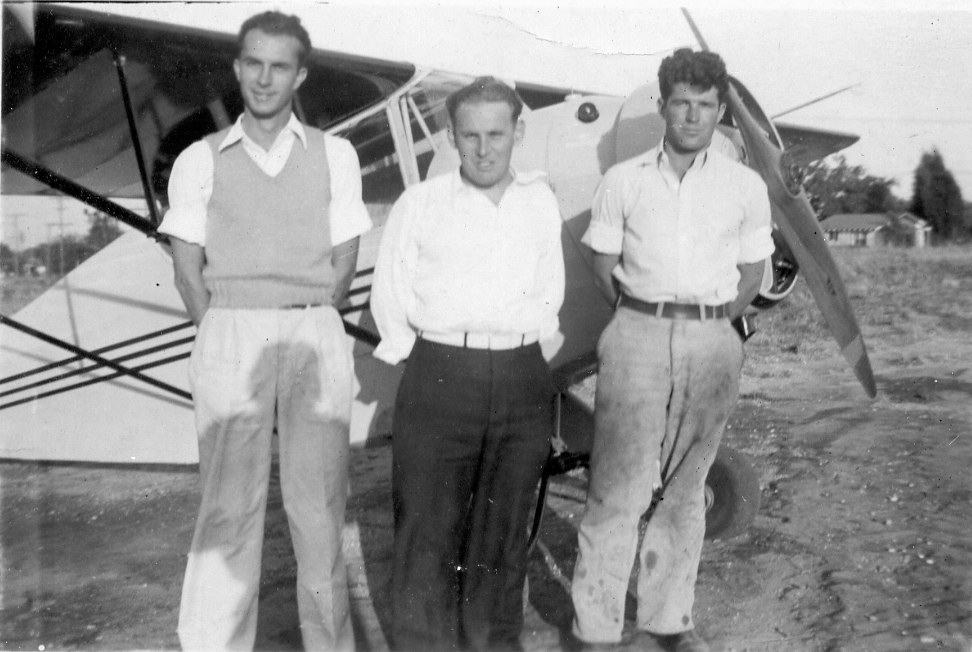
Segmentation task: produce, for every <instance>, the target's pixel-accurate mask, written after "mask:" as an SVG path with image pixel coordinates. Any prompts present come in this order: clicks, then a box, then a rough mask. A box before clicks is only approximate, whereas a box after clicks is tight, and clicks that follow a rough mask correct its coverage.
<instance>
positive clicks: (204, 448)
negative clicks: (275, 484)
mask: <svg viewBox="0 0 972 652" xmlns="http://www.w3.org/2000/svg"><path fill="white" fill-rule="evenodd" d="M189 377H190V387H191V389H192V394H193V402H194V404H195V413H196V428H197V431H198V436H199V472H200V482H201V485H202V503H201V505H200V508H199V518H198V520H197V521H196V529H195V533H194V534H193V539H192V547H191V549H190V551H189V563H188V566H187V568H186V575H185V580H184V582H183V588H182V604H181V608H180V611H179V640H180V642H181V643H182V646H183V648H184V649H186V650H215V649H234V650H236V649H239V650H248V649H252V648H253V645H254V639H255V636H256V623H257V597H258V594H259V587H260V562H261V555H262V548H263V526H264V516H265V513H266V502H267V488H268V484H269V479H270V462H271V438H272V433H273V427H274V415H275V413H276V424H277V432H278V435H279V464H280V486H281V491H282V494H283V503H284V510H285V511H286V513H287V519H288V521H289V524H290V534H291V539H292V541H293V545H294V555H295V557H296V559H297V605H298V612H299V615H300V629H301V635H302V637H303V643H304V647H305V648H306V649H308V650H335V649H341V650H350V649H353V647H354V640H353V633H352V630H351V622H350V615H349V606H348V587H347V575H346V569H345V566H344V558H343V556H342V553H341V531H342V527H343V525H344V509H345V504H346V502H347V493H348V435H349V421H350V415H351V403H352V400H353V393H354V387H353V382H354V373H353V358H352V352H351V347H350V345H349V343H348V342H347V339H346V336H345V334H344V328H343V325H342V322H341V318H340V317H339V315H338V313H337V311H335V310H334V309H333V308H331V307H319V308H306V309H291V310H230V309H220V308H211V309H210V310H209V311H208V312H207V313H206V315H205V316H204V318H203V321H202V324H200V327H199V332H198V333H197V335H196V342H195V345H194V347H193V351H192V357H191V359H190V366H189Z"/></svg>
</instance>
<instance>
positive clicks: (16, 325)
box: [0, 315, 192, 407]
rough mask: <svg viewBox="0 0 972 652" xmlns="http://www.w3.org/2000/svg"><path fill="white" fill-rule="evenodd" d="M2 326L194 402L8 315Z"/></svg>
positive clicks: (3, 317)
mask: <svg viewBox="0 0 972 652" xmlns="http://www.w3.org/2000/svg"><path fill="white" fill-rule="evenodd" d="M0 324H3V325H5V326H10V327H11V328H13V329H15V330H18V331H20V332H22V333H26V334H27V335H30V336H32V337H36V338H37V339H39V340H41V341H43V342H47V343H48V344H53V345H54V346H57V347H60V348H62V349H65V350H67V351H70V352H71V353H74V354H75V355H78V356H81V357H82V358H85V359H87V360H91V361H92V362H97V363H98V364H99V365H101V366H104V367H108V368H109V369H113V370H115V371H117V372H118V374H119V375H126V376H131V377H132V378H136V379H138V380H141V381H142V382H144V383H148V384H149V385H152V386H153V387H157V388H159V389H162V390H165V391H167V392H169V393H171V394H175V395H176V396H179V397H181V398H184V399H186V400H189V401H191V400H192V395H191V394H189V392H187V391H185V390H183V389H179V388H178V387H173V386H172V385H170V384H168V383H165V382H162V381H161V380H156V379H155V378H151V377H149V376H146V375H145V374H142V373H139V371H137V370H135V369H129V368H128V367H125V366H122V365H120V364H118V363H117V362H114V361H112V360H109V359H107V358H103V357H102V356H100V355H97V354H94V353H91V352H90V351H85V350H84V349H82V348H81V347H78V346H75V345H73V344H71V343H69V342H65V341H63V340H59V339H57V338H56V337H53V336H51V335H48V334H47V333H42V332H41V331H38V330H35V329H33V328H31V327H30V326H27V325H26V324H22V323H20V322H19V321H16V320H15V319H11V318H10V317H7V316H6V315H0ZM187 356H188V354H180V355H179V356H175V357H173V358H172V359H167V360H164V361H162V360H160V361H157V362H155V363H151V365H146V367H142V368H148V366H159V365H161V364H166V363H168V362H173V361H175V360H178V359H181V358H184V357H187ZM99 380H100V379H99ZM33 399H34V397H31V398H30V399H29V400H33ZM21 402H23V401H21ZM2 407H10V404H8V405H4V406H2Z"/></svg>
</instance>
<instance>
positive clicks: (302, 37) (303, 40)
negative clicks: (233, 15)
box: [236, 11, 311, 66]
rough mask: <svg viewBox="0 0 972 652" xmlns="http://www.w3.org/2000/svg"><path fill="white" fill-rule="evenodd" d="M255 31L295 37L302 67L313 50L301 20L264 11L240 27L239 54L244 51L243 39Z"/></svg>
mask: <svg viewBox="0 0 972 652" xmlns="http://www.w3.org/2000/svg"><path fill="white" fill-rule="evenodd" d="M254 29H258V30H260V31H261V32H264V33H266V34H270V35H273V36H280V35H283V36H293V37H294V38H295V39H297V42H298V43H300V50H299V51H298V53H297V61H298V63H299V64H300V65H301V66H303V65H304V61H306V60H307V54H308V53H309V52H310V50H311V41H310V34H308V33H307V30H306V29H304V26H303V25H301V24H300V18H298V17H297V16H291V15H287V14H285V13H282V12H279V11H264V12H263V13H260V14H256V15H255V16H250V17H249V18H247V19H246V20H245V21H243V24H242V25H241V26H240V33H239V35H238V36H237V37H236V47H237V52H242V51H243V39H245V38H246V35H247V33H249V32H250V31H251V30H254Z"/></svg>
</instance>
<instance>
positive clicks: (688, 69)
mask: <svg viewBox="0 0 972 652" xmlns="http://www.w3.org/2000/svg"><path fill="white" fill-rule="evenodd" d="M678 83H686V84H688V85H689V86H695V87H697V88H704V89H706V90H708V89H710V88H712V87H713V86H715V88H716V91H717V92H718V93H719V102H725V101H726V94H727V93H728V92H729V74H728V73H727V72H726V64H725V62H724V61H723V60H722V57H720V56H719V55H718V54H716V53H715V52H693V51H692V50H690V49H688V48H680V49H678V50H675V52H674V53H673V54H672V55H671V56H669V57H665V59H664V60H663V61H662V62H661V66H659V68H658V86H659V87H660V90H661V96H662V100H666V99H668V96H669V95H671V92H672V87H673V86H674V85H675V84H678Z"/></svg>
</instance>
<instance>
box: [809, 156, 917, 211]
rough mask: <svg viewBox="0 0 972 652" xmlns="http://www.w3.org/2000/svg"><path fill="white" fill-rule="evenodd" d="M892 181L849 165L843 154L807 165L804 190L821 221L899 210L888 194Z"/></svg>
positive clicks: (892, 197) (857, 166)
mask: <svg viewBox="0 0 972 652" xmlns="http://www.w3.org/2000/svg"><path fill="white" fill-rule="evenodd" d="M895 183H896V182H895V181H894V180H893V179H886V178H884V177H875V176H872V175H870V174H867V173H866V172H865V171H864V168H863V167H861V166H859V165H853V166H852V165H848V164H847V159H846V158H844V156H843V155H840V154H838V155H835V156H833V157H827V158H825V159H821V160H819V161H814V162H813V163H811V164H810V165H808V166H807V168H806V171H805V174H804V179H803V188H804V190H806V192H807V197H808V198H809V199H810V205H811V206H813V209H814V210H815V211H816V212H817V216H818V217H819V218H820V219H823V218H825V217H830V216H831V215H837V214H838V213H886V212H888V211H894V210H897V209H898V208H900V206H899V200H898V199H897V198H896V197H895V196H894V195H893V194H892V193H891V187H892V186H894V185H895Z"/></svg>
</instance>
